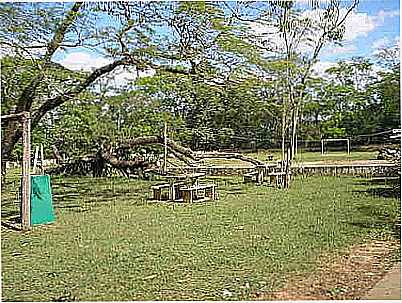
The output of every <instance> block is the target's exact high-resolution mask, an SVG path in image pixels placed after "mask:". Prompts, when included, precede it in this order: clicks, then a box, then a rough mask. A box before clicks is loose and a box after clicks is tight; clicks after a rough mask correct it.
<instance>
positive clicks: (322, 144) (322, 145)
mask: <svg viewBox="0 0 402 303" xmlns="http://www.w3.org/2000/svg"><path fill="white" fill-rule="evenodd" d="M323 154H324V140H323V139H321V155H323Z"/></svg>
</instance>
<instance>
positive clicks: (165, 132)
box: [163, 121, 167, 174]
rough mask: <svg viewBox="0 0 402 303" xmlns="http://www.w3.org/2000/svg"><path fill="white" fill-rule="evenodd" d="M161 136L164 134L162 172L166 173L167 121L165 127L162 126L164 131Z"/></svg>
mask: <svg viewBox="0 0 402 303" xmlns="http://www.w3.org/2000/svg"><path fill="white" fill-rule="evenodd" d="M163 136H164V143H165V144H164V147H165V149H164V157H163V173H165V174H166V171H167V122H166V121H165V128H164V132H163Z"/></svg>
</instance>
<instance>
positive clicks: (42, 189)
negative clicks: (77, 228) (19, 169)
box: [31, 175, 56, 225]
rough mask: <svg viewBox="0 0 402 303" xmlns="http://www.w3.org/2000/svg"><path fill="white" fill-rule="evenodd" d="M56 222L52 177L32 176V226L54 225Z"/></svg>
mask: <svg viewBox="0 0 402 303" xmlns="http://www.w3.org/2000/svg"><path fill="white" fill-rule="evenodd" d="M55 220H56V219H55V216H54V209H53V203H52V192H51V187H50V177H49V176H48V175H32V176H31V225H37V224H46V223H52V222H54V221H55Z"/></svg>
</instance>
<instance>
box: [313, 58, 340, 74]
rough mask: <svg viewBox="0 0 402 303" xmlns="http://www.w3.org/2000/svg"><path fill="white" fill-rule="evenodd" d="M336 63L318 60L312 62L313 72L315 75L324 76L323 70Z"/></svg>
mask: <svg viewBox="0 0 402 303" xmlns="http://www.w3.org/2000/svg"><path fill="white" fill-rule="evenodd" d="M335 65H336V63H335V62H329V61H318V62H317V63H315V64H314V66H313V72H314V74H315V75H316V76H320V77H322V76H324V75H325V71H326V70H327V69H328V68H331V67H333V66H335Z"/></svg>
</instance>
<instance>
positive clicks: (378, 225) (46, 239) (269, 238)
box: [1, 177, 400, 301]
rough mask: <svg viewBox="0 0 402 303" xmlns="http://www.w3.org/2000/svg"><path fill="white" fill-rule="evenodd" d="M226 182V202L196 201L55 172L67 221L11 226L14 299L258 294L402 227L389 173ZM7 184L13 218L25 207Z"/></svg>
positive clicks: (60, 213)
mask: <svg viewBox="0 0 402 303" xmlns="http://www.w3.org/2000/svg"><path fill="white" fill-rule="evenodd" d="M215 181H216V182H218V192H219V197H220V199H219V201H216V202H210V203H203V204H193V205H191V206H190V205H178V204H171V203H170V204H161V203H149V202H148V200H147V198H148V197H149V196H150V190H149V187H150V185H151V184H153V183H155V182H146V181H139V180H127V179H124V178H111V179H107V178H99V179H93V178H64V179H62V178H53V179H52V183H53V191H54V204H55V205H56V215H57V222H56V223H55V224H52V225H49V226H43V227H36V228H34V230H33V231H31V232H27V233H23V232H20V231H14V230H11V229H8V228H5V227H2V241H1V245H2V247H1V248H2V296H3V298H2V299H3V300H6V301H52V300H62V299H68V300H81V301H96V300H102V301H125V300H187V299H192V300H208V299H210V300H229V299H230V300H233V299H235V300H246V299H249V298H250V294H252V293H255V292H257V291H271V290H274V289H277V288H278V287H280V286H281V285H282V284H283V283H284V280H285V277H286V276H287V275H289V274H291V273H293V272H298V273H300V272H309V271H312V270H314V268H315V262H316V260H317V258H318V257H319V256H320V255H322V254H323V253H335V252H336V251H338V250H340V249H342V248H345V247H347V246H348V245H351V244H353V243H356V242H359V241H363V240H364V239H367V238H394V237H396V236H395V233H394V229H393V227H394V224H393V223H394V222H395V220H396V218H397V217H398V216H399V213H398V212H399V209H400V201H399V198H392V197H384V196H381V195H380V194H381V191H374V192H372V191H369V189H370V188H383V187H384V185H381V184H379V185H373V184H368V183H367V182H366V181H365V180H364V179H354V178H336V177H321V178H319V177H311V178H306V179H302V178H296V179H295V180H294V182H293V183H292V186H291V188H290V190H289V191H283V190H279V189H274V188H271V187H267V186H255V185H244V184H242V183H241V180H240V179H239V178H226V179H221V178H215ZM10 187H12V184H10V183H9V184H7V188H8V189H10ZM7 188H6V191H5V193H4V195H3V201H2V219H3V220H7V219H9V218H11V217H13V216H15V215H16V213H15V212H16V211H17V207H16V204H15V203H13V201H12V200H13V198H15V190H14V192H13V191H10V190H7ZM374 193H378V194H374ZM228 292H230V293H231V296H225V295H224V293H228Z"/></svg>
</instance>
